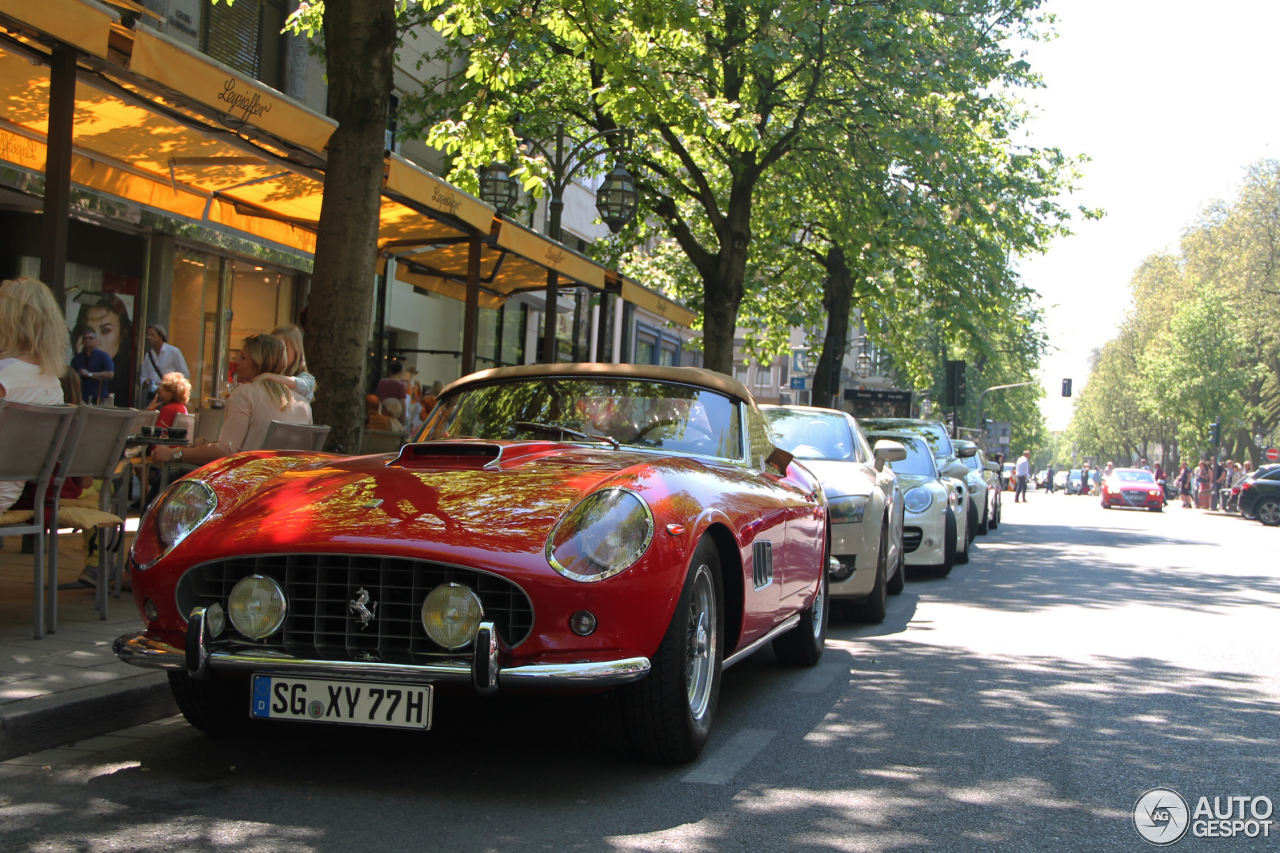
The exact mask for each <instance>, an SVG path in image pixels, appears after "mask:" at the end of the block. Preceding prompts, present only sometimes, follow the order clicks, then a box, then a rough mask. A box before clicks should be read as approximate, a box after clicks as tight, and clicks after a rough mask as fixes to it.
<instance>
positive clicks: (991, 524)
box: [987, 499, 1003, 530]
mask: <svg viewBox="0 0 1280 853" xmlns="http://www.w3.org/2000/svg"><path fill="white" fill-rule="evenodd" d="M1002 505H1003V501H1002V500H1000V499H997V500H996V508H995V512H994V513H992V515H991V520H990V521H988V522H987V529H988V530H995V529H996V528H997V527H999V526H1000V507H1001V506H1002Z"/></svg>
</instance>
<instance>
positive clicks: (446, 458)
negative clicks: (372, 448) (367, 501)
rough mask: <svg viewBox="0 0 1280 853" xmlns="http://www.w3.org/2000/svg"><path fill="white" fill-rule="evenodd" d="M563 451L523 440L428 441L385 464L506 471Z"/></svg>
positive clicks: (554, 444) (554, 445) (549, 444)
mask: <svg viewBox="0 0 1280 853" xmlns="http://www.w3.org/2000/svg"><path fill="white" fill-rule="evenodd" d="M563 448H564V445H562V444H559V443H557V442H551V441H523V442H519V443H517V444H494V443H492V442H487V441H428V442H424V443H422V444H406V445H405V446H404V447H403V448H401V450H400V455H399V456H397V457H396V458H395V459H393V460H391V461H390V462H388V463H387V466H388V467H396V468H433V469H437V470H439V469H442V468H444V469H454V470H459V471H474V470H479V469H482V468H509V467H511V466H512V465H515V464H517V463H519V462H524V461H527V460H528V459H529V458H530V457H534V456H544V455H546V454H547V453H549V452H555V451H557V450H561V449H563Z"/></svg>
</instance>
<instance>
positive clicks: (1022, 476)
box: [1013, 450, 1031, 503]
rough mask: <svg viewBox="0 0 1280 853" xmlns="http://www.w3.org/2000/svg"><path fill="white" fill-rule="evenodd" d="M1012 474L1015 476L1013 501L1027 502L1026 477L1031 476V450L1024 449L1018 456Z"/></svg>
mask: <svg viewBox="0 0 1280 853" xmlns="http://www.w3.org/2000/svg"><path fill="white" fill-rule="evenodd" d="M1013 475H1014V477H1016V478H1017V486H1016V487H1015V488H1014V492H1013V502H1014V503H1017V502H1018V501H1019V500H1021V501H1022V502H1023V503H1026V502H1027V478H1028V477H1030V476H1031V451H1030V450H1024V451H1022V455H1021V456H1019V457H1018V461H1017V462H1016V463H1014V466H1013Z"/></svg>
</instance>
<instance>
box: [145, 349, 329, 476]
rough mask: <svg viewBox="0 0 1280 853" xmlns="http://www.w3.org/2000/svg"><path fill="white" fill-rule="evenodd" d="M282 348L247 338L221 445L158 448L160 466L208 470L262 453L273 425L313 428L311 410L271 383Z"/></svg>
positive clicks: (278, 367) (280, 363) (153, 453)
mask: <svg viewBox="0 0 1280 853" xmlns="http://www.w3.org/2000/svg"><path fill="white" fill-rule="evenodd" d="M284 359H285V350H284V344H283V343H281V342H280V341H279V340H278V339H277V338H273V337H272V336H271V335H253V336H252V337H248V338H245V339H244V346H243V347H242V348H241V350H240V353H239V355H237V356H236V380H237V382H238V383H239V384H237V385H236V390H234V391H232V392H231V398H230V399H229V400H227V408H226V416H225V417H224V418H223V421H222V432H220V433H219V434H218V440H217V441H215V442H211V443H202V442H201V441H200V440H199V439H197V440H196V444H195V446H193V447H190V448H186V449H183V448H179V449H177V450H175V449H173V448H171V447H164V446H161V447H156V448H153V449H152V451H151V458H152V459H153V460H155V461H157V462H169V461H173V462H183V463H185V464H188V465H205V464H208V463H209V462H213V461H214V460H217V459H221V458H222V457H224V456H230V455H231V454H233V453H239V452H240V451H242V450H260V449H261V448H262V443H263V441H264V440H265V439H266V437H267V430H268V429H270V427H271V422H272V421H282V422H284V423H290V424H309V423H311V407H310V406H309V405H307V401H306V400H304V399H302V397H301V396H299V395H298V394H297V392H295V391H290V390H289V389H288V388H286V387H284V386H283V385H281V384H280V383H279V382H276V381H275V380H273V379H269V378H268V377H267V376H266V374H279V373H281V372H282V371H283V370H284V363H285V362H284Z"/></svg>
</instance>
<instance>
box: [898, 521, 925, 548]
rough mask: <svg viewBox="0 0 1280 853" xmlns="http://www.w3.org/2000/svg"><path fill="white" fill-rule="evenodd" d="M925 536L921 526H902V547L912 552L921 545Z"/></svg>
mask: <svg viewBox="0 0 1280 853" xmlns="http://www.w3.org/2000/svg"><path fill="white" fill-rule="evenodd" d="M923 538H924V531H923V530H921V529H920V528H919V527H904V528H902V549H903V550H904V551H906V552H907V553H908V554H910V553H911V552H912V551H915V550H916V549H918V548H919V547H920V540H921V539H923Z"/></svg>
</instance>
